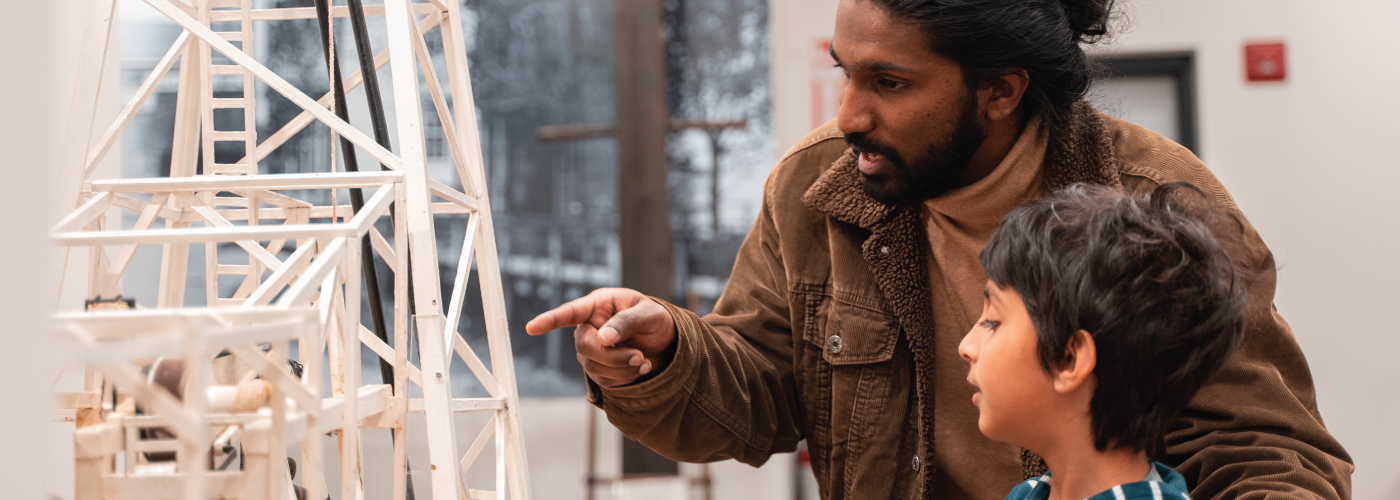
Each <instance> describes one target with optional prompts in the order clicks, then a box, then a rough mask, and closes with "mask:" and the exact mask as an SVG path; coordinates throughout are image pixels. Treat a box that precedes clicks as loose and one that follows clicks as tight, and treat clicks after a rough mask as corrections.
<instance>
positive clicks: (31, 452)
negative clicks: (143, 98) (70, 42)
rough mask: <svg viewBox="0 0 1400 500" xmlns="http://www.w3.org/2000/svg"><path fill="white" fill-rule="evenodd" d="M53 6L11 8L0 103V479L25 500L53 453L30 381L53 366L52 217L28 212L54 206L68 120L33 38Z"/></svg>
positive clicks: (1, 29) (40, 391) (43, 395)
mask: <svg viewBox="0 0 1400 500" xmlns="http://www.w3.org/2000/svg"><path fill="white" fill-rule="evenodd" d="M51 11H52V10H51V8H50V6H49V4H47V3H35V2H25V3H23V4H21V5H13V6H7V8H6V14H5V16H4V18H5V21H4V22H3V25H0V41H3V46H5V47H9V48H10V50H7V51H6V61H5V64H6V66H7V68H8V69H7V70H6V77H5V78H4V83H3V84H0V91H3V93H4V95H5V96H6V97H5V99H4V101H3V102H4V104H3V107H0V116H3V117H6V118H5V119H4V120H3V121H0V147H3V151H5V156H4V160H3V163H0V171H3V172H4V173H5V182H3V183H0V213H4V214H5V216H4V219H3V220H4V222H0V227H2V228H3V229H4V232H5V237H6V244H5V245H3V247H2V248H3V250H0V266H2V267H3V269H4V270H3V272H0V276H4V281H5V286H4V287H3V288H0V315H3V316H4V318H5V322H4V325H5V327H4V329H3V334H4V339H5V347H4V348H3V349H0V380H4V381H6V383H5V384H3V387H4V389H0V397H3V398H4V400H5V404H4V407H5V409H6V410H5V411H4V412H0V443H3V447H4V448H5V449H6V450H8V452H7V453H4V454H0V484H4V485H5V495H4V496H5V497H6V498H16V499H26V500H28V499H39V498H42V497H43V495H44V493H45V487H46V485H45V482H44V478H45V474H44V472H45V468H46V465H48V462H47V459H48V458H49V455H48V454H47V453H45V452H44V451H43V449H44V441H45V440H44V434H43V433H42V432H33V430H34V429H43V428H44V423H43V418H44V415H43V413H42V412H41V409H42V408H44V407H46V406H47V405H48V399H49V398H48V390H47V389H48V388H47V387H45V386H43V385H42V384H34V383H25V381H28V380H33V379H34V375H35V374H36V373H41V372H43V371H45V370H46V369H47V368H49V366H48V365H49V363H48V361H49V359H48V356H47V355H46V354H47V353H48V344H49V343H48V342H47V340H46V339H47V333H48V331H47V329H46V322H45V321H44V317H43V315H42V313H41V311H44V310H46V309H47V308H48V307H50V306H51V305H52V303H51V300H52V293H51V290H52V287H49V286H44V285H43V283H46V281H51V280H45V278H46V276H45V271H46V270H47V269H46V266H45V265H44V264H47V262H46V258H45V257H46V254H47V253H48V252H47V247H46V246H45V245H41V244H38V243H39V242H41V241H42V239H43V238H44V234H45V233H46V232H47V226H48V224H49V222H50V221H49V220H48V219H47V218H45V217H35V216H31V217H25V216H24V214H36V215H37V214H45V213H48V212H50V208H52V207H53V206H56V204H54V203H52V202H51V201H50V200H48V199H47V198H46V196H45V195H46V194H47V191H48V189H47V188H48V186H49V184H50V182H49V180H50V179H49V173H48V171H47V167H49V166H50V165H52V164H53V163H54V160H55V159H56V158H57V156H56V155H55V154H54V146H55V145H56V144H57V143H58V142H59V140H58V139H59V138H60V137H61V129H58V128H56V127H55V125H56V124H61V123H62V122H61V121H59V120H54V119H52V118H53V117H52V116H51V115H50V114H49V109H48V108H49V106H50V104H51V102H52V101H53V100H54V97H55V96H54V93H53V91H52V85H53V84H54V83H55V80H57V78H55V75H53V74H52V73H51V72H49V71H48V70H47V68H48V66H47V65H46V63H47V60H48V58H49V57H51V56H52V55H53V51H51V50H50V49H49V47H46V46H43V45H37V46H36V45H35V44H34V42H33V41H34V40H35V39H43V38H44V37H46V36H47V35H46V33H47V32H48V31H49V30H50V29H52V24H54V23H50V22H48V20H49V19H50V18H49V14H50V12H51ZM21 47H23V48H25V49H24V50H20V48H21ZM21 96H22V97H21ZM15 117H29V119H28V120H18V119H15ZM36 263H38V264H40V265H35V264H36ZM45 298H48V299H49V300H45Z"/></svg>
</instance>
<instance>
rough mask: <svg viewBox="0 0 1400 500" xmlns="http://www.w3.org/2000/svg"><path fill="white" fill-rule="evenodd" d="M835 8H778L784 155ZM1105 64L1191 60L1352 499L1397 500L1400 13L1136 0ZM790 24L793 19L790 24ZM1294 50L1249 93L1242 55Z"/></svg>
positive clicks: (1391, 7) (1216, 157)
mask: <svg viewBox="0 0 1400 500" xmlns="http://www.w3.org/2000/svg"><path fill="white" fill-rule="evenodd" d="M835 4H836V1H835V0H774V1H773V4H772V5H773V8H772V13H773V21H772V23H773V36H774V38H773V47H774V52H775V54H774V61H773V71H774V76H773V81H774V96H775V99H774V122H775V124H776V126H775V129H776V131H777V134H778V141H779V147H780V148H781V149H785V148H787V147H789V146H791V145H792V144H793V143H794V142H795V141H796V140H797V139H798V138H800V137H801V136H802V134H803V133H804V132H805V131H806V130H805V129H806V128H809V127H810V120H811V119H810V111H809V106H810V104H809V103H810V94H809V92H810V90H809V89H808V83H807V74H806V71H807V53H806V52H805V50H806V47H807V45H808V44H809V42H810V40H811V39H813V38H814V37H816V36H821V35H827V36H829V34H830V32H831V26H832V23H833V22H834V19H835V17H834V16H835V14H834V13H835V7H834V6H835ZM1118 5H1119V6H1120V10H1121V13H1122V14H1124V16H1123V17H1120V18H1119V19H1118V20H1117V22H1116V23H1115V26H1116V28H1118V29H1121V30H1123V32H1122V33H1120V34H1119V35H1118V36H1117V37H1116V38H1114V39H1113V40H1112V42H1111V43H1110V44H1107V45H1106V46H1104V47H1098V48H1096V50H1098V51H1107V52H1121V53H1150V52H1162V51H1182V50H1189V51H1194V52H1195V54H1196V57H1197V63H1196V64H1197V66H1196V70H1197V89H1198V96H1199V100H1198V109H1199V117H1200V119H1199V125H1200V129H1199V130H1200V136H1199V137H1200V151H1201V156H1202V158H1203V159H1204V160H1205V161H1206V164H1208V165H1210V166H1211V168H1212V169H1213V170H1214V171H1215V172H1216V174H1217V175H1218V176H1219V177H1220V178H1221V180H1222V181H1223V182H1224V183H1225V185H1226V186H1227V187H1228V188H1229V189H1230V190H1231V192H1232V193H1234V195H1235V198H1236V199H1237V201H1238V202H1239V204H1240V205H1241V207H1242V208H1243V209H1244V211H1245V214H1246V215H1247V216H1249V217H1250V219H1251V221H1252V222H1253V223H1254V224H1255V225H1256V226H1257V227H1258V229H1259V231H1260V232H1261V233H1262V234H1263V236H1264V239H1265V241H1267V242H1268V244H1269V245H1270V247H1271V248H1272V249H1273V252H1274V255H1275V257H1277V259H1278V262H1279V266H1280V271H1279V287H1278V294H1277V300H1276V304H1277V306H1278V308H1279V311H1280V312H1281V313H1282V314H1283V316H1284V317H1285V318H1287V319H1288V321H1289V322H1290V324H1291V325H1292V326H1293V329H1294V332H1295V334H1296V336H1297V338H1298V342H1299V343H1300V344H1302V346H1303V349H1304V352H1305V353H1306V354H1307V356H1308V360H1309V363H1310V364H1311V366H1312V370H1313V376H1314V379H1315V381H1316V383H1317V391H1318V404H1319V406H1320V407H1321V410H1322V414H1323V417H1324V418H1325V419H1326V422H1327V425H1328V428H1329V429H1331V430H1332V432H1333V434H1334V435H1335V436H1336V437H1337V438H1338V439H1339V440H1340V441H1341V442H1342V443H1343V444H1344V445H1345V446H1346V447H1347V450H1348V451H1350V452H1351V454H1352V457H1353V458H1354V459H1355V461H1356V463H1357V471H1356V475H1355V476H1354V478H1353V479H1354V481H1353V482H1354V487H1355V498H1358V499H1372V498H1377V499H1378V498H1400V455H1396V454H1395V453H1394V450H1395V449H1397V448H1400V425H1397V424H1396V416H1397V415H1400V389H1396V386H1397V383H1400V362H1397V361H1395V360H1394V353H1396V352H1400V328H1397V327H1396V326H1395V325H1396V324H1397V321H1396V320H1395V318H1394V317H1393V315H1392V314H1393V313H1392V312H1393V311H1395V310H1396V306H1395V303H1396V300H1397V299H1400V294H1397V292H1396V291H1395V290H1396V286H1395V284H1396V282H1397V281H1400V263H1397V262H1396V260H1395V258H1394V257H1393V256H1394V255H1395V254H1396V253H1397V251H1396V250H1397V249H1398V248H1400V236H1397V234H1396V231H1397V229H1400V226H1398V225H1397V224H1396V223H1395V222H1394V221H1395V220H1396V219H1397V216H1400V205H1397V204H1396V203H1395V202H1393V201H1390V200H1393V199H1394V198H1395V197H1394V196H1393V195H1392V194H1391V193H1392V192H1393V190H1394V188H1393V186H1395V185H1396V184H1397V181H1400V160H1397V159H1396V157H1395V156H1394V153H1393V149H1392V148H1393V146H1392V145H1393V144H1394V141H1395V139H1394V137H1395V134H1396V132H1397V127H1396V125H1395V124H1394V123H1395V121H1394V117H1395V116H1396V115H1397V114H1400V93H1397V92H1395V91H1394V90H1392V89H1393V88H1394V82H1397V81H1400V58H1397V57H1396V49H1397V48H1400V30H1397V29H1395V27H1394V26H1393V20H1394V19H1397V18H1400V3H1397V2H1394V1H1387V0H1366V1H1361V0H1354V1H1339V2H1299V1H1286V2H1279V1H1270V0H1236V1H1231V2H1220V1H1210V0H1126V1H1119V2H1118ZM785 16H787V17H785ZM1255 38H1278V39H1283V40H1285V41H1286V42H1287V43H1288V71H1289V79H1288V81H1286V82H1284V83H1277V84H1247V83H1246V82H1245V81H1244V77H1243V74H1244V70H1243V61H1242V60H1243V55H1242V53H1243V49H1242V43H1243V41H1244V40H1247V39H1255Z"/></svg>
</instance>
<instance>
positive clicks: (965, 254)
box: [923, 118, 1049, 500]
mask: <svg viewBox="0 0 1400 500" xmlns="http://www.w3.org/2000/svg"><path fill="white" fill-rule="evenodd" d="M1048 139H1049V134H1048V132H1047V131H1046V130H1044V129H1042V128H1041V127H1040V119H1039V118H1033V119H1031V120H1030V122H1029V123H1027V124H1026V127H1025V130H1024V131H1022V132H1021V136H1020V138H1018V139H1017V140H1016V144H1015V145H1014V146H1012V148H1011V151H1010V152H1009V153H1007V155H1006V158H1005V159H1003V160H1002V162H1001V164H1000V165H998V166H997V168H996V170H993V171H992V173H991V174H990V175H988V176H987V177H986V178H984V179H982V180H980V181H977V183H975V184H973V185H971V186H967V187H964V188H960V189H957V190H954V191H951V192H949V193H948V194H946V195H944V196H941V197H939V198H936V199H932V200H929V201H927V202H925V203H924V207H923V219H924V225H925V227H926V228H927V231H928V239H929V246H930V247H931V248H932V250H933V251H932V252H930V253H929V266H928V268H929V290H930V292H931V294H932V296H933V318H934V320H933V323H934V336H935V339H936V340H935V342H936V348H935V353H936V354H935V361H934V363H935V365H934V370H935V373H936V376H935V377H934V380H935V384H936V387H934V398H935V401H934V404H935V408H934V413H935V415H934V429H933V432H934V443H935V444H934V448H935V449H934V457H933V458H934V463H935V464H937V467H938V468H937V470H936V472H935V474H937V477H936V478H935V480H934V483H933V484H934V485H933V488H934V489H935V490H936V492H935V495H934V496H933V497H934V498H938V499H940V500H944V499H946V500H953V499H962V498H973V499H999V498H1005V497H1006V494H1007V492H1009V491H1011V487H1013V486H1015V485H1016V484H1017V483H1018V482H1020V481H1021V479H1022V478H1021V460H1020V455H1019V453H1020V452H1019V450H1018V449H1017V448H1016V447H1014V446H1012V445H1009V444H1006V443H999V442H996V441H992V440H991V439H988V438H987V437H986V436H983V435H982V433H981V432H980V431H979V430H978V427H977V417H978V411H977V407H976V406H973V405H972V394H973V392H975V391H974V388H973V387H972V386H971V385H968V383H967V370H968V364H967V362H966V361H963V359H962V358H961V357H960V356H959V355H958V343H960V342H961V341H962V338H963V336H964V335H966V334H967V332H968V330H969V329H971V328H972V326H973V324H974V323H976V322H977V318H979V317H981V315H982V290H983V288H984V287H985V285H986V281H987V278H986V275H985V274H983V272H982V266H981V265H980V264H979V263H978V255H979V254H980V253H981V252H982V247H983V246H985V245H986V243H987V238H989V237H990V236H991V235H992V230H994V229H996V226H997V222H998V221H1000V220H1001V217H1002V216H1004V215H1006V214H1007V212H1010V211H1011V210H1012V209H1014V208H1016V207H1017V206H1018V205H1020V204H1022V203H1025V202H1027V201H1030V200H1034V199H1036V198H1039V197H1040V196H1041V194H1042V192H1043V188H1042V182H1041V160H1043V159H1044V157H1045V148H1046V144H1047V143H1048Z"/></svg>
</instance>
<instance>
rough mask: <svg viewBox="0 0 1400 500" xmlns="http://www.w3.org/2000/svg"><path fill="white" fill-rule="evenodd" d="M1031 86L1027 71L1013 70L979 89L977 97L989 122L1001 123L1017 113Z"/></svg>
mask: <svg viewBox="0 0 1400 500" xmlns="http://www.w3.org/2000/svg"><path fill="white" fill-rule="evenodd" d="M1030 84H1031V76H1030V74H1029V73H1026V70H1023V69H1013V70H1011V71H1009V72H1007V73H1006V74H1004V75H1001V76H998V77H996V78H995V79H993V80H992V81H991V82H988V84H987V86H985V87H982V88H981V89H978V91H977V97H978V98H979V99H981V100H982V109H983V110H984V112H986V118H987V120H988V121H993V122H996V121H1001V120H1005V119H1006V118H1007V117H1009V116H1011V115H1012V114H1013V113H1015V112H1016V109H1017V107H1018V106H1020V105H1021V98H1022V97H1024V96H1025V95H1026V87H1029V86H1030Z"/></svg>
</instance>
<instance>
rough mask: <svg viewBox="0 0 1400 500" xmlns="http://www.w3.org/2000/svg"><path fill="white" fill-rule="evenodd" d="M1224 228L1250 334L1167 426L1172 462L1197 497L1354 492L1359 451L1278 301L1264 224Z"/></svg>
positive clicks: (1329, 495) (1319, 495)
mask: <svg viewBox="0 0 1400 500" xmlns="http://www.w3.org/2000/svg"><path fill="white" fill-rule="evenodd" d="M1236 229H1237V230H1233V231H1221V230H1217V231H1216V234H1217V236H1218V238H1219V239H1220V240H1221V243H1222V244H1223V245H1224V246H1225V247H1226V248H1227V249H1229V250H1231V253H1240V252H1242V253H1244V258H1237V260H1239V263H1240V264H1241V270H1242V271H1243V273H1242V274H1243V277H1244V278H1245V279H1246V284H1247V286H1248V300H1249V306H1248V308H1249V309H1248V312H1247V313H1246V317H1245V337H1244V341H1243V342H1242V343H1241V344H1240V346H1239V348H1238V350H1236V351H1235V353H1234V354H1233V355H1232V356H1231V358H1230V359H1229V360H1228V361H1227V362H1226V364H1225V366H1224V367H1223V368H1221V370H1220V371H1219V372H1217V373H1216V374H1215V375H1214V376H1213V377H1211V379H1210V380H1209V381H1208V382H1207V383H1206V385H1205V386H1204V387H1202V388H1201V390H1200V392H1199V393H1197V395H1196V397H1195V398H1194V399H1193V400H1192V401H1191V403H1190V404H1189V405H1188V407H1187V409H1186V410H1185V411H1184V412H1183V417H1184V418H1181V419H1178V423H1177V425H1176V427H1175V428H1173V429H1172V432H1171V433H1170V434H1169V435H1168V436H1167V445H1168V449H1167V452H1168V455H1169V456H1168V457H1167V460H1166V461H1168V462H1170V463H1172V464H1174V465H1175V468H1176V470H1177V471H1178V472H1180V473H1181V474H1182V475H1183V476H1185V477H1186V480H1187V481H1188V482H1189V483H1190V484H1192V485H1193V486H1194V489H1193V490H1192V491H1191V496H1192V497H1193V498H1199V499H1208V498H1245V499H1253V498H1307V499H1312V498H1322V499H1338V500H1340V499H1349V498H1351V473H1352V470H1353V469H1354V467H1353V465H1352V461H1351V457H1350V456H1349V455H1348V454H1347V452H1346V450H1345V449H1343V448H1342V445H1341V443H1339V442H1337V440H1336V439H1334V438H1333V437H1332V435H1331V434H1330V433H1329V432H1328V431H1327V428H1326V427H1325V426H1324V425H1323V422H1322V416H1321V414H1320V413H1319V412H1318V410H1317V402H1316V398H1315V394H1314V389H1313V380H1312V374H1311V372H1310V371H1309V369H1308V363H1307V360H1306V359H1305V358H1304V356H1303V351H1302V348H1301V347H1299V345H1298V341H1297V339H1295V338H1294V336H1293V332H1292V330H1291V329H1290V328H1289V326H1288V323H1286V322H1285V321H1284V320H1283V317H1282V316H1280V315H1279V313H1278V310H1277V309H1275V308H1274V305H1273V298H1274V288H1275V284H1276V280H1277V273H1276V268H1275V264H1274V259H1273V255H1272V254H1271V253H1270V252H1269V249H1268V248H1267V247H1266V246H1265V245H1264V242H1263V240H1262V239H1260V237H1259V235H1258V233H1256V232H1255V231H1254V229H1253V228H1252V227H1250V226H1248V224H1247V223H1245V224H1244V225H1243V228H1242V231H1241V230H1238V228H1236Z"/></svg>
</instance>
